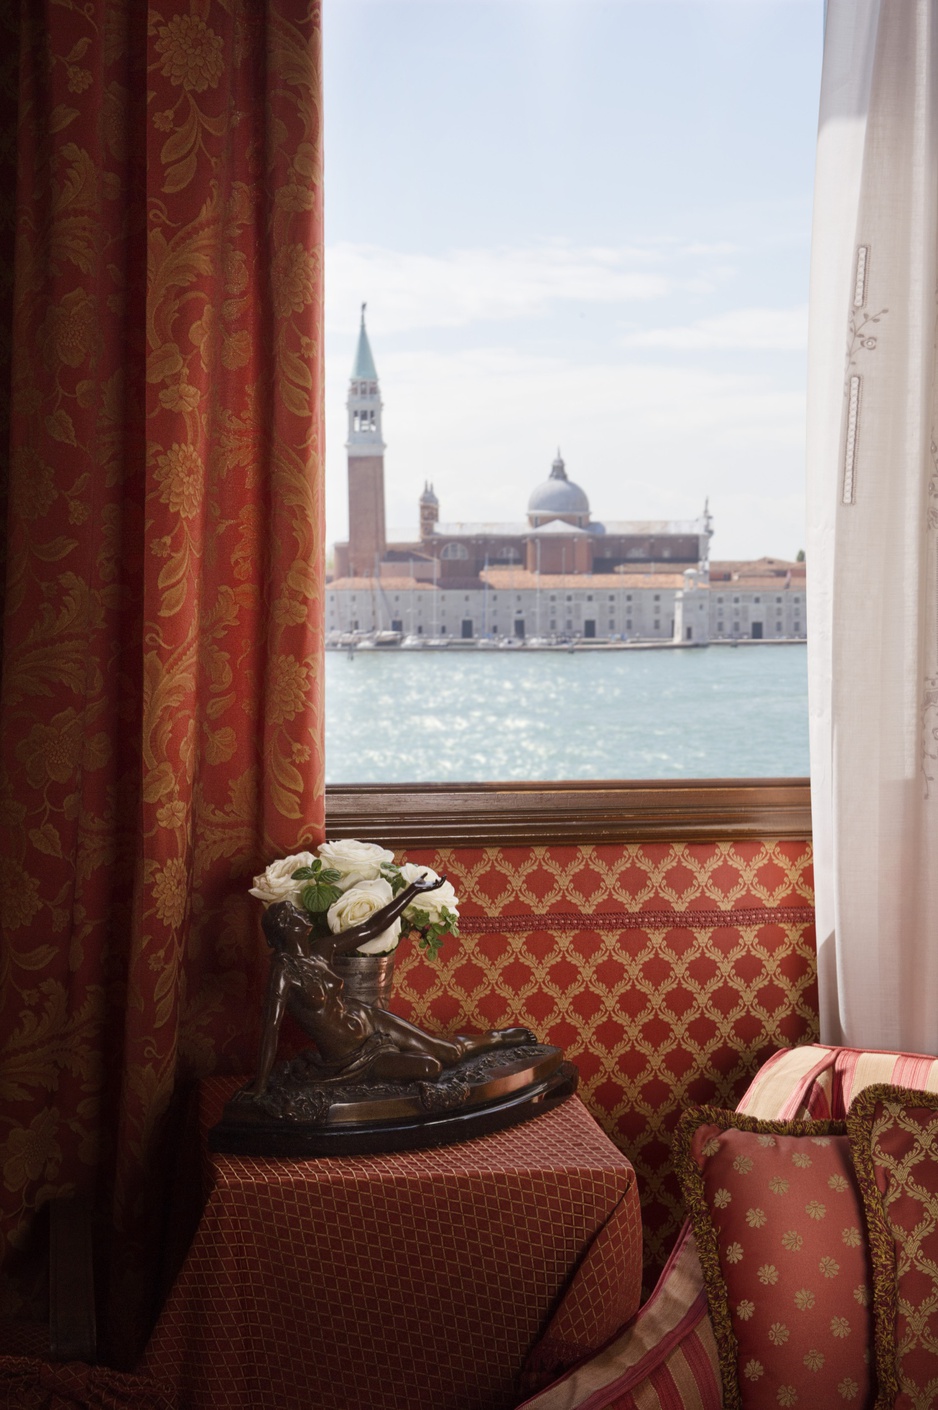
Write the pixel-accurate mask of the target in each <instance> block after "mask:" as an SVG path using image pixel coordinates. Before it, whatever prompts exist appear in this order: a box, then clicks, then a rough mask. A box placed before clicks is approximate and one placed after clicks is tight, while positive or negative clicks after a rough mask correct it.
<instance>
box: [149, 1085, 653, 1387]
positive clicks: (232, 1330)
mask: <svg viewBox="0 0 938 1410" xmlns="http://www.w3.org/2000/svg"><path fill="white" fill-rule="evenodd" d="M236 1085H237V1083H236V1082H234V1081H232V1080H231V1079H221V1078H213V1079H209V1080H208V1081H206V1082H203V1083H202V1084H201V1088H200V1114H201V1122H202V1127H203V1141H204V1134H205V1131H206V1130H207V1128H208V1127H209V1126H211V1125H212V1124H213V1123H214V1122H215V1121H216V1120H217V1119H218V1117H219V1115H220V1112H221V1107H222V1104H223V1102H224V1099H225V1098H226V1097H227V1096H228V1095H229V1094H230V1093H231V1091H232V1090H233V1089H234V1087H235V1086H236ZM206 1160H207V1163H208V1172H209V1196H208V1200H207V1203H206V1206H205V1210H204V1212H203V1215H202V1218H201V1221H200V1224H199V1227H198V1230H197V1233H196V1235H195V1238H194V1240H193V1243H192V1245H191V1247H190V1249H189V1252H188V1254H187V1256H186V1260H185V1263H184V1264H183V1267H182V1270H181V1272H180V1274H179V1276H178V1277H177V1279H176V1282H175V1284H174V1286H173V1289H172V1291H171V1293H170V1296H169V1299H168V1301H167V1304H166V1306H165V1308H164V1310H163V1314H162V1316H161V1318H160V1320H159V1322H158V1324H157V1326H156V1329H155V1331H154V1333H153V1336H152V1338H151V1340H150V1343H149V1346H148V1348H147V1351H146V1355H145V1357H144V1368H145V1369H146V1370H147V1371H148V1372H150V1373H151V1374H152V1375H154V1376H158V1377H159V1378H160V1379H162V1380H165V1381H169V1382H171V1383H172V1384H173V1385H175V1386H176V1387H177V1388H178V1390H179V1394H180V1403H181V1405H182V1406H183V1407H185V1410H207V1408H208V1407H213V1410H215V1407H219V1410H220V1408H221V1407H224V1410H266V1407H269V1410H293V1408H294V1407H295V1410H424V1408H425V1410H503V1407H504V1410H508V1407H511V1406H512V1405H514V1404H516V1403H517V1402H518V1401H519V1400H520V1399H521V1398H522V1389H523V1388H525V1389H531V1388H533V1387H534V1386H535V1385H536V1384H537V1383H538V1378H539V1377H541V1378H543V1377H545V1376H546V1375H550V1374H559V1372H560V1370H562V1369H563V1368H564V1367H565V1366H566V1365H569V1364H571V1363H572V1362H573V1361H574V1360H577V1359H579V1357H581V1356H583V1355H586V1354H587V1353H588V1352H590V1351H592V1350H594V1349H596V1348H597V1347H599V1346H600V1345H601V1344H602V1343H603V1342H605V1341H606V1340H608V1338H609V1337H610V1336H611V1335H612V1334H613V1333H614V1332H615V1331H616V1330H617V1329H618V1328H619V1327H620V1326H621V1325H622V1323H623V1322H625V1321H626V1320H627V1319H628V1318H629V1317H630V1316H632V1314H633V1313H634V1312H635V1310H636V1308H637V1307H638V1302H639V1296H640V1285H641V1216H640V1212H639V1203H638V1193H637V1190H636V1187H635V1174H634V1171H633V1170H632V1167H631V1165H630V1164H629V1162H628V1161H627V1160H626V1158H625V1157H624V1156H623V1155H622V1154H621V1152H620V1151H618V1150H617V1149H616V1147H615V1146H614V1145H613V1144H612V1143H611V1142H610V1141H609V1139H608V1138H607V1136H606V1135H605V1134H604V1133H603V1132H602V1131H601V1130H600V1128H599V1127H598V1126H597V1125H596V1123H595V1122H594V1121H593V1119H592V1117H591V1116H590V1115H589V1114H588V1113H587V1111H586V1109H585V1108H584V1107H583V1105H582V1103H581V1102H580V1101H579V1100H578V1099H577V1098H575V1097H574V1098H571V1099H570V1100H569V1101H567V1102H565V1103H564V1104H563V1105H562V1106H561V1107H558V1108H556V1109H555V1110H553V1111H550V1112H546V1113H545V1114H543V1115H542V1116H539V1117H537V1118H536V1119H535V1120H533V1121H530V1122H528V1123H526V1124H525V1125H522V1126H516V1127H515V1128H514V1129H512V1130H510V1131H504V1132H500V1133H498V1134H496V1135H491V1136H484V1137H481V1138H479V1139H477V1140H473V1141H467V1142H465V1143H464V1144H461V1145H454V1146H446V1147H443V1148H442V1149H438V1150H429V1151H415V1152H413V1153H411V1154H394V1155H385V1156H354V1157H342V1158H331V1159H324V1160H273V1159H270V1160H260V1159H248V1158H243V1157H240V1156H237V1157H236V1156H228V1155H217V1154H208V1153H206ZM532 1352H533V1355H532V1354H531V1353H532ZM526 1356H527V1357H528V1363H527V1368H526V1373H525V1377H524V1380H523V1382H522V1381H519V1376H520V1373H521V1371H522V1367H523V1366H524V1365H525V1358H526Z"/></svg>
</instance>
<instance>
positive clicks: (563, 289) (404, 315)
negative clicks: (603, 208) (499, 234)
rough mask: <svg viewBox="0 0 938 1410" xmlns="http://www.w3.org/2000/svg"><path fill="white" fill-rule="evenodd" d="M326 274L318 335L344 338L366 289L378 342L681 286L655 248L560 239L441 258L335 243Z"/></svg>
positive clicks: (643, 296)
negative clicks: (375, 295)
mask: <svg viewBox="0 0 938 1410" xmlns="http://www.w3.org/2000/svg"><path fill="white" fill-rule="evenodd" d="M326 276H327V278H326V285H327V297H326V328H327V330H328V331H330V332H347V331H348V329H349V310H350V309H352V310H354V309H355V308H357V307H358V304H359V302H360V300H361V298H362V295H363V294H364V295H365V296H366V297H367V294H368V291H369V290H380V291H381V292H380V299H376V300H375V301H374V303H373V304H372V306H371V307H370V308H369V314H368V327H369V331H370V332H371V333H373V334H377V335H378V337H379V338H380V337H381V336H382V335H384V334H391V333H398V332H407V331H409V330H411V329H415V328H457V327H464V326H466V325H468V324H471V323H476V322H480V321H489V320H492V319H513V318H519V317H530V316H531V315H536V314H541V313H543V312H544V311H545V310H546V309H547V308H548V307H549V306H550V304H552V303H553V302H555V301H558V300H565V301H568V302H580V303H606V304H618V303H627V302H634V301H636V300H641V301H645V300H649V299H660V298H663V297H665V296H666V295H667V294H669V293H671V292H673V290H674V289H675V288H680V287H686V286H683V285H682V284H681V283H680V282H676V281H675V279H674V278H673V277H672V276H671V275H670V274H668V273H666V272H664V271H663V270H662V269H661V259H660V256H659V254H658V253H657V252H656V251H653V250H640V249H633V248H622V249H610V248H604V247H593V248H590V247H582V246H581V247H575V246H573V245H570V244H568V243H567V242H562V241H545V242H543V243H540V244H537V245H533V246H531V247H530V248H523V249H509V248H505V249H497V248H495V249H487V248H477V249H466V250H451V251H448V252H447V253H446V254H441V255H428V254H412V253H406V252H404V251H400V250H389V249H384V248H381V247H379V246H374V245H353V244H338V245H332V246H330V247H329V249H328V250H327V252H326Z"/></svg>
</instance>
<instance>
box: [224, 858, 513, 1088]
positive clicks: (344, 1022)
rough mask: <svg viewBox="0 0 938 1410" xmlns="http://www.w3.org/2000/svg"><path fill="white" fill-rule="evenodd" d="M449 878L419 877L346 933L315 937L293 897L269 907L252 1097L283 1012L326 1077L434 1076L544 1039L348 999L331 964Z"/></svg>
mask: <svg viewBox="0 0 938 1410" xmlns="http://www.w3.org/2000/svg"><path fill="white" fill-rule="evenodd" d="M441 884H442V882H441V881H434V882H429V883H427V882H422V881H414V882H411V884H410V885H409V886H408V887H407V888H406V889H405V890H404V891H402V892H401V893H400V895H399V896H397V897H396V898H395V899H394V900H393V901H391V902H390V903H389V905H387V906H385V907H384V908H383V909H382V910H380V911H376V912H375V914H374V915H373V916H371V917H370V918H369V919H368V920H367V921H364V922H363V923H362V924H361V925H357V926H353V927H352V928H351V929H349V930H346V931H343V932H341V933H340V934H338V935H333V934H330V935H328V936H314V935H313V932H312V926H311V924H310V921H309V919H308V917H307V916H306V915H305V914H304V912H303V911H301V910H300V909H299V907H298V906H295V905H294V904H293V902H292V901H279V902H277V903H276V904H275V905H273V906H271V907H270V908H269V909H268V910H267V911H266V912H265V914H264V920H263V926H264V934H265V935H266V936H267V941H268V944H269V945H270V947H271V950H272V951H273V954H272V956H271V961H270V976H269V978H268V982H267V997H266V1001H265V1005H264V1018H263V1027H262V1032H261V1044H260V1052H259V1055H258V1064H257V1075H256V1077H255V1079H254V1082H253V1084H252V1085H251V1086H250V1087H248V1088H247V1089H246V1091H245V1092H244V1099H247V1100H250V1099H251V1098H252V1097H259V1096H262V1095H263V1094H264V1092H265V1091H266V1090H267V1083H268V1080H269V1077H270V1072H271V1068H272V1067H273V1062H274V1057H275V1055H276V1051H277V1036H278V1034H279V1032H280V1025H281V1023H282V1021H283V1015H284V1013H285V1012H287V1011H289V1013H290V1014H291V1016H292V1017H293V1018H294V1019H296V1021H297V1023H298V1024H299V1025H300V1027H301V1028H302V1029H303V1031H304V1033H307V1034H308V1035H309V1037H310V1038H312V1039H313V1041H314V1042H315V1044H316V1047H317V1049H318V1060H316V1059H313V1060H312V1061H311V1067H312V1069H313V1070H314V1071H315V1073H316V1078H317V1080H318V1081H321V1082H322V1081H326V1082H328V1081H347V1080H348V1079H349V1078H350V1077H351V1076H353V1075H354V1076H356V1077H364V1076H365V1075H366V1074H367V1075H368V1076H371V1077H375V1078H377V1079H389V1080H391V1081H402V1082H417V1081H432V1080H433V1079H434V1078H436V1077H439V1075H440V1073H441V1072H442V1071H443V1069H444V1068H447V1067H455V1066H456V1064H457V1063H459V1062H461V1061H462V1060H463V1059H464V1058H468V1057H475V1056H476V1055H477V1054H478V1053H484V1052H490V1051H491V1050H492V1049H493V1048H509V1047H518V1046H520V1045H521V1044H523V1043H536V1042H537V1038H536V1037H535V1035H534V1034H533V1033H532V1032H531V1031H530V1029H528V1028H503V1029H493V1030H491V1031H489V1032H488V1033H479V1034H473V1035H465V1034H457V1036H456V1037H455V1038H452V1039H447V1038H434V1037H432V1036H431V1035H430V1034H429V1033H424V1032H423V1030H422V1029H420V1028H417V1027H415V1025H414V1024H412V1023H408V1022H407V1020H406V1019H404V1018H399V1017H398V1016H397V1014H393V1013H389V1012H388V1011H387V1010H386V1009H379V1008H376V1007H375V1006H374V1005H373V1004H363V1003H360V1002H359V1001H358V1000H355V999H348V998H346V996H345V994H344V992H343V991H344V984H343V982H342V980H341V979H340V978H339V976H338V975H337V974H336V972H335V970H334V969H331V968H330V966H329V961H330V960H331V959H332V957H333V955H336V954H349V953H351V952H353V951H354V950H357V948H358V946H359V945H361V944H364V942H365V941H367V940H371V939H374V938H375V937H376V936H377V935H380V934H381V933H382V931H384V930H386V929H387V928H388V926H389V925H391V924H392V923H393V922H394V921H395V920H396V919H397V917H398V916H399V915H400V914H401V913H402V912H403V911H404V910H405V909H406V908H407V906H409V905H410V903H411V901H412V900H413V898H414V896H415V895H417V894H419V893H420V892H424V891H432V890H435V889H436V887H438V886H440V885H441Z"/></svg>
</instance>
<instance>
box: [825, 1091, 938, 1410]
mask: <svg viewBox="0 0 938 1410" xmlns="http://www.w3.org/2000/svg"><path fill="white" fill-rule="evenodd" d="M847 1130H848V1133H849V1136H850V1143H851V1148H852V1151H853V1159H854V1165H855V1167H856V1172H857V1178H858V1180H859V1184H860V1190H861V1192H862V1196H863V1202H864V1205H865V1208H866V1218H867V1224H868V1227H869V1239H870V1250H871V1256H872V1266H873V1310H874V1325H875V1351H876V1374H877V1380H878V1382H879V1393H878V1398H877V1401H876V1407H877V1410H886V1407H889V1410H892V1407H893V1406H900V1405H901V1406H906V1405H909V1406H911V1405H931V1404H933V1403H934V1402H935V1401H936V1400H938V1095H935V1093H933V1092H917V1091H912V1090H910V1089H909V1088H907V1087H895V1086H887V1085H885V1084H881V1085H877V1086H873V1087H867V1088H866V1089H865V1091H863V1092H861V1093H860V1095H859V1096H858V1097H857V1098H856V1100H855V1101H854V1103H853V1106H852V1107H851V1109H850V1111H849V1113H848V1115H847Z"/></svg>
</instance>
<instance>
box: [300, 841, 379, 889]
mask: <svg viewBox="0 0 938 1410" xmlns="http://www.w3.org/2000/svg"><path fill="white" fill-rule="evenodd" d="M317 850H318V852H319V855H320V857H322V860H323V865H324V866H327V867H335V869H336V871H337V872H339V874H340V878H341V879H340V880H339V881H338V882H336V885H337V886H339V887H340V888H341V889H342V890H343V891H348V889H349V888H350V887H351V886H357V885H358V884H359V882H361V881H374V880H375V879H376V878H378V877H380V875H381V867H382V864H383V863H384V862H393V861H394V853H393V852H389V851H388V850H387V848H386V847H379V846H378V844H377V843H376V842H356V841H355V839H354V838H352V837H345V838H343V839H342V840H341V841H339V842H323V843H322V845H321V846H320V847H319V848H318V849H317Z"/></svg>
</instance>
